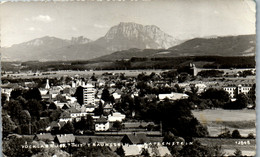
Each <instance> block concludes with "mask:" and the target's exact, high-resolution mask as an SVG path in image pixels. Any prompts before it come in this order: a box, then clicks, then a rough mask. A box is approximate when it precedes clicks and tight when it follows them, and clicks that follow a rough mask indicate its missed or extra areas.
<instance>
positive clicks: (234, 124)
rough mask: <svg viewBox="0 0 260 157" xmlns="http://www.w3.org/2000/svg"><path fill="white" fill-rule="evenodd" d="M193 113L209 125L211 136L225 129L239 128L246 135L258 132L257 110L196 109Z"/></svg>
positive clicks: (204, 123)
mask: <svg viewBox="0 0 260 157" xmlns="http://www.w3.org/2000/svg"><path fill="white" fill-rule="evenodd" d="M192 113H193V115H194V116H195V117H196V118H197V119H198V120H199V121H200V122H201V123H202V124H203V125H206V126H207V127H208V131H209V134H210V136H217V135H219V134H220V133H221V132H223V130H224V129H229V130H230V131H231V132H232V131H233V130H235V129H237V130H238V131H239V132H240V134H241V135H242V136H244V137H246V136H247V135H248V134H249V133H253V134H254V135H255V134H256V129H255V123H256V112H255V110H247V109H244V110H222V109H216V110H203V111H199V110H194V111H192Z"/></svg>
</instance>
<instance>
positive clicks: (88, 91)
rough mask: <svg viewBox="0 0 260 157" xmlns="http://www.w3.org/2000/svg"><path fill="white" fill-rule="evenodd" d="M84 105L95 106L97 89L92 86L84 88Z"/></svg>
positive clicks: (88, 85)
mask: <svg viewBox="0 0 260 157" xmlns="http://www.w3.org/2000/svg"><path fill="white" fill-rule="evenodd" d="M83 103H84V105H89V104H95V88H94V86H93V85H92V84H87V85H86V86H83Z"/></svg>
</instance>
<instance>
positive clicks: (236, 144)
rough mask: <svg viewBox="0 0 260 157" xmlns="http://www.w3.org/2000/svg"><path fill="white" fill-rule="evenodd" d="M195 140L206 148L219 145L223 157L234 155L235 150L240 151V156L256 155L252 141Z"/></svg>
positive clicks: (224, 139) (254, 143) (254, 142)
mask: <svg viewBox="0 0 260 157" xmlns="http://www.w3.org/2000/svg"><path fill="white" fill-rule="evenodd" d="M196 140H198V141H200V142H201V143H202V144H203V145H207V146H215V145H219V146H220V145H221V148H222V149H223V152H224V153H225V155H234V152H235V150H236V149H239V150H241V152H242V154H243V155H247V156H254V155H255V153H256V141H255V140H254V139H226V138H196ZM242 143H243V144H242Z"/></svg>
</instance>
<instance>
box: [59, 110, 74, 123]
mask: <svg viewBox="0 0 260 157" xmlns="http://www.w3.org/2000/svg"><path fill="white" fill-rule="evenodd" d="M68 121H70V122H72V117H71V115H70V113H69V112H67V111H64V112H62V113H61V115H60V119H59V122H66V123H67V122H68Z"/></svg>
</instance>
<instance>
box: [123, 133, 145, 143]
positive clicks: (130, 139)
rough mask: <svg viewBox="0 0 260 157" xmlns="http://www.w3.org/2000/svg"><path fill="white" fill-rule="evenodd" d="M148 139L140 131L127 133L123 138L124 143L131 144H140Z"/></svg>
mask: <svg viewBox="0 0 260 157" xmlns="http://www.w3.org/2000/svg"><path fill="white" fill-rule="evenodd" d="M147 141H148V139H147V137H146V135H145V134H138V133H133V134H126V135H125V136H124V137H123V138H122V140H121V142H122V143H129V144H140V143H145V142H147Z"/></svg>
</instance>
